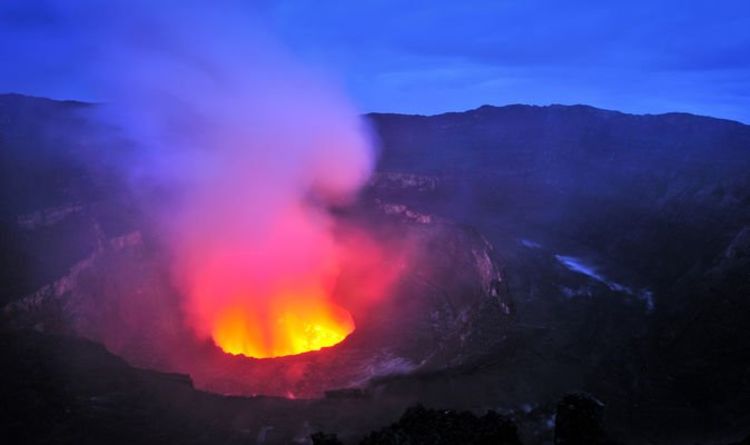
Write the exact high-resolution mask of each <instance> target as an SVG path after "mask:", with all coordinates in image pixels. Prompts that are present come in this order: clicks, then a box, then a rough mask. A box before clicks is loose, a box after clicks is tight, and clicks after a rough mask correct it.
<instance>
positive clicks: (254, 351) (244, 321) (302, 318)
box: [212, 292, 354, 358]
mask: <svg viewBox="0 0 750 445" xmlns="http://www.w3.org/2000/svg"><path fill="white" fill-rule="evenodd" d="M268 301H269V302H270V303H271V304H270V305H269V306H268V307H267V308H265V310H258V308H247V307H245V306H243V305H238V306H230V307H228V308H227V309H226V310H225V311H224V312H223V313H222V314H221V315H220V316H219V318H218V320H217V321H216V324H215V326H214V329H213V332H212V338H213V340H214V342H215V343H216V345H217V346H219V347H220V348H221V349H222V350H223V351H224V352H226V353H229V354H234V355H239V354H241V355H245V356H248V357H253V358H267V357H281V356H285V355H294V354H300V353H303V352H308V351H317V350H320V349H321V348H325V347H328V346H333V345H335V344H338V343H340V342H341V341H342V340H344V339H345V338H346V337H347V336H348V335H349V334H351V333H352V331H354V321H353V320H352V317H351V315H350V314H349V312H348V311H346V310H345V309H343V308H341V307H339V306H337V305H335V304H333V303H331V302H330V301H328V300H327V298H326V297H325V295H323V294H321V293H319V292H313V293H308V294H307V295H304V296H281V297H275V298H271V299H269V300H268Z"/></svg>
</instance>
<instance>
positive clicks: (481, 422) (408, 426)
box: [361, 405, 521, 445]
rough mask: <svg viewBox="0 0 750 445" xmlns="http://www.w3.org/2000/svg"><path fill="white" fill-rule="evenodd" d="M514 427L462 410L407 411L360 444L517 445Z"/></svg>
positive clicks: (502, 420)
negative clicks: (396, 420) (397, 419)
mask: <svg viewBox="0 0 750 445" xmlns="http://www.w3.org/2000/svg"><path fill="white" fill-rule="evenodd" d="M520 443H521V442H520V441H519V440H518V433H517V431H516V426H515V424H513V422H511V421H510V420H508V419H507V418H505V417H503V416H501V415H499V414H497V413H495V412H494V411H489V412H487V414H485V415H484V416H482V417H477V416H475V415H474V414H472V413H470V412H468V411H463V412H457V411H444V410H435V409H427V408H425V407H423V406H421V405H417V406H415V407H412V408H409V409H408V410H407V411H406V413H404V415H403V416H402V417H401V419H400V420H399V421H398V422H396V423H394V424H393V425H391V426H389V427H388V428H384V429H382V430H380V431H377V432H373V433H371V434H370V435H369V436H368V437H366V438H365V439H364V440H363V441H362V442H361V444H362V445H386V444H404V445H407V444H409V445H421V444H424V445H427V444H430V445H448V444H487V445H489V444H494V445H520Z"/></svg>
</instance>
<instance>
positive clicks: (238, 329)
mask: <svg viewBox="0 0 750 445" xmlns="http://www.w3.org/2000/svg"><path fill="white" fill-rule="evenodd" d="M280 215H281V217H280V218H279V220H278V221H274V223H273V224H270V225H269V226H267V228H268V229H269V230H268V231H267V232H266V236H265V237H264V238H263V239H257V238H256V239H255V240H254V241H255V243H253V244H252V245H250V244H247V243H243V242H244V241H246V239H245V237H243V236H239V237H237V238H236V239H235V238H234V237H233V236H232V233H231V232H228V233H223V234H220V235H217V236H216V237H212V238H211V239H209V240H206V242H205V243H196V245H195V246H193V249H195V250H194V252H195V256H194V258H193V261H191V262H190V263H187V264H188V265H189V269H188V270H189V271H190V273H189V276H188V286H189V289H188V294H189V298H188V305H187V310H188V312H189V313H190V315H191V316H192V318H193V321H194V324H195V327H196V329H197V330H198V332H199V333H201V334H203V335H206V336H208V337H210V338H211V339H212V340H213V341H214V343H215V344H216V345H217V346H219V347H220V348H221V349H222V350H223V351H224V352H227V353H229V354H235V355H237V354H241V355H245V356H248V357H254V358H266V357H280V356H286V355H293V354H300V353H303V352H307V351H315V350H319V349H321V348H324V347H328V346H333V345H335V344H337V343H339V342H341V341H342V340H344V339H345V338H346V337H347V336H348V335H349V334H350V333H351V332H353V331H354V328H355V325H354V320H353V319H352V316H351V314H350V313H349V312H348V311H347V310H346V309H344V308H342V307H341V306H339V305H338V304H336V303H335V302H334V301H333V291H334V286H335V285H336V281H337V278H338V276H339V275H340V273H339V272H340V270H341V265H342V263H343V257H344V256H345V252H346V250H345V249H342V248H340V247H339V246H338V245H337V243H335V242H334V239H333V236H332V235H331V233H330V230H327V226H328V225H329V222H328V221H327V220H326V218H325V217H324V215H322V214H320V212H317V211H315V210H314V209H309V208H305V207H301V206H295V207H293V208H291V209H288V210H287V211H285V212H281V213H280Z"/></svg>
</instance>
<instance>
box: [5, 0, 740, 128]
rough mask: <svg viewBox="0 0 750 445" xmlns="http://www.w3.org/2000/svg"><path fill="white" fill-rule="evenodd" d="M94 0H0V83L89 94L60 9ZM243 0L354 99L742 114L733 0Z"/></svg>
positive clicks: (453, 107) (102, 15)
mask: <svg viewBox="0 0 750 445" xmlns="http://www.w3.org/2000/svg"><path fill="white" fill-rule="evenodd" d="M97 3H98V4H99V5H102V4H103V3H105V2H91V1H88V2H87V1H62V0H60V1H36V0H32V1H24V0H3V2H2V4H1V5H0V60H1V61H2V62H1V63H2V69H0V91H1V92H19V93H25V94H33V95H39V96H48V97H54V98H66V99H82V100H97V98H96V97H94V96H95V94H92V92H91V91H90V90H89V88H88V85H87V82H88V80H87V79H86V77H85V75H82V74H81V72H80V70H79V67H80V66H82V65H84V64H86V63H91V58H90V54H88V53H87V44H88V42H86V41H85V38H83V39H82V38H80V37H79V38H74V37H72V36H73V35H75V34H76V31H77V30H76V29H75V27H76V26H78V25H77V24H75V25H73V24H71V22H68V21H66V20H64V19H60V16H61V15H62V16H63V17H69V12H70V10H79V12H80V10H85V9H87V8H89V7H90V5H94V4H97ZM165 4H166V2H165ZM172 4H174V5H178V4H179V2H173V3H172ZM217 4H218V3H217ZM240 4H242V3H240ZM71 5H74V6H71ZM247 5H252V6H247ZM175 7H177V6H175ZM243 8H244V10H246V11H247V13H248V26H256V25H255V24H257V23H260V24H262V26H264V27H266V28H267V31H269V32H270V33H271V34H273V35H275V36H276V37H277V38H278V40H279V41H280V42H281V43H282V45H284V46H286V47H287V48H289V49H290V50H291V51H292V52H293V53H294V54H295V55H296V56H297V57H299V58H300V59H301V60H303V61H304V62H305V63H307V64H308V65H309V66H311V67H312V68H313V69H315V70H318V71H320V72H323V73H324V74H325V75H326V76H328V77H330V78H332V79H334V80H335V81H338V82H340V83H341V84H342V85H343V87H344V89H345V91H346V92H348V93H349V95H350V96H351V98H352V100H353V102H354V103H355V104H356V105H357V106H358V107H359V109H360V110H361V111H363V112H368V111H384V112H385V111H387V112H403V113H419V114H435V113H440V112H445V111H459V110H465V109H469V108H474V107H477V106H480V105H482V104H493V105H504V104H511V103H526V104H539V105H544V104H551V103H562V104H578V103H582V104H589V105H593V106H597V107H602V108H609V109H616V110H621V111H626V112H634V113H662V112H669V111H684V112H690V113H695V114H704V115H711V116H717V117H724V118H729V119H735V120H740V121H743V122H746V123H750V1H747V0H712V1H706V0H698V1H671V0H670V1H654V0H631V1H627V2H624V1H620V2H609V1H579V0H572V1H541V0H536V1H466V2H460V1H453V0H451V1H446V0H432V1H408V2H407V1H395V0H383V1H346V2H344V1H321V0H284V1H266V0H264V1H256V2H245V6H243ZM94 9H96V10H99V12H96V13H88V12H87V14H88V15H87V16H86V17H87V19H86V21H87V23H85V24H83V25H81V26H83V27H85V26H92V24H91V22H92V21H93V22H98V25H100V26H106V23H107V20H109V19H110V17H108V15H107V13H106V8H101V7H100V8H94ZM162 10H164V8H162ZM240 19H242V18H240ZM68 33H70V35H71V38H70V39H67V38H66V35H68Z"/></svg>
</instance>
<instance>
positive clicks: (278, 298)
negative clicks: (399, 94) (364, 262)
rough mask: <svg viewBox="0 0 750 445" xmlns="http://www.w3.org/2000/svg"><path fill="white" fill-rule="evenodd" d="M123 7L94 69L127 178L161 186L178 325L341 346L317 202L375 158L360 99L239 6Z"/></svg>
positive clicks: (341, 325) (276, 343) (241, 347)
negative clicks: (131, 150) (123, 152)
mask: <svg viewBox="0 0 750 445" xmlns="http://www.w3.org/2000/svg"><path fill="white" fill-rule="evenodd" d="M127 6H128V9H127V10H125V9H122V10H121V11H120V12H122V14H121V15H119V18H118V20H117V22H116V23H113V24H111V25H112V26H107V27H106V28H107V30H106V36H107V38H106V41H105V43H106V45H108V46H107V48H105V49H103V51H102V52H100V53H98V55H97V57H98V58H97V71H96V73H95V76H94V77H95V78H96V79H97V80H98V83H97V85H98V86H99V87H100V91H99V94H100V96H101V97H102V98H104V99H105V101H106V102H107V103H108V104H109V105H110V106H109V107H107V111H106V117H107V119H108V120H109V121H110V122H113V123H114V124H115V125H116V126H117V127H119V128H121V129H122V130H123V131H124V133H125V136H126V137H127V138H128V139H130V140H132V141H134V142H135V145H136V146H137V150H136V152H137V155H135V156H131V157H130V158H128V160H127V162H126V163H125V164H126V169H127V170H128V176H129V177H130V179H131V182H132V183H133V184H134V185H135V186H136V187H139V188H141V189H144V188H145V186H148V188H149V190H150V191H153V190H159V192H160V193H161V194H160V195H159V196H160V197H162V199H159V200H156V201H155V200H154V199H151V201H150V202H149V204H148V206H146V212H147V214H149V215H151V216H152V217H153V219H154V221H156V223H157V225H158V227H160V231H159V232H158V233H160V234H161V241H162V242H163V243H164V245H165V246H166V247H167V249H168V251H169V253H170V255H169V258H170V262H171V267H170V270H171V274H172V277H173V279H174V282H175V284H176V287H177V288H178V289H179V291H180V294H181V295H182V297H183V302H182V303H183V304H182V308H181V310H182V312H183V313H184V316H185V321H186V322H187V324H188V325H189V326H190V327H191V328H192V331H193V332H194V333H195V334H196V335H197V336H198V337H199V338H201V339H210V340H212V341H213V342H214V343H215V344H216V345H217V346H219V347H221V348H222V349H223V350H224V351H225V352H228V353H232V354H243V355H247V356H251V357H271V356H282V355H289V354H297V353H300V352H304V351H308V350H315V349H320V348H321V347H325V346H330V345H333V344H336V343H338V342H340V341H341V340H343V339H344V338H345V337H346V336H347V335H348V334H349V333H351V332H352V331H353V330H354V327H355V326H354V321H353V319H352V317H351V315H350V314H349V312H348V311H347V310H346V309H345V308H342V307H341V306H339V305H338V304H337V303H336V301H334V287H335V286H336V279H337V277H338V275H339V273H340V271H341V268H342V265H343V264H344V263H345V262H346V261H347V259H346V249H343V248H342V246H340V245H339V243H338V242H337V239H336V238H335V237H334V234H333V221H332V219H331V217H330V216H329V213H328V211H327V207H329V206H330V205H332V204H341V203H343V202H346V201H347V200H349V199H351V198H352V197H353V196H354V195H355V194H356V192H357V191H358V189H359V188H360V186H361V185H362V184H363V183H364V181H365V180H366V179H367V178H368V175H369V174H370V171H371V169H372V165H373V149H372V146H371V143H370V138H369V134H368V132H367V131H366V128H365V127H364V126H363V122H362V121H361V119H360V117H359V116H358V114H357V112H356V110H355V109H354V108H353V107H352V105H351V104H349V103H348V101H347V100H346V99H345V98H344V97H343V95H342V94H341V93H340V92H339V91H338V90H337V89H336V88H334V87H333V86H332V85H331V84H329V83H327V82H325V81H323V80H322V79H321V78H319V77H318V76H316V75H315V74H314V73H312V72H311V71H309V70H307V69H306V68H305V67H303V66H301V65H300V64H298V63H296V62H295V61H293V60H292V59H291V58H290V57H289V56H288V55H287V54H286V53H285V52H284V51H283V50H282V49H281V48H279V47H278V46H277V45H276V44H275V43H273V42H272V41H271V39H269V37H268V36H267V35H266V34H264V33H262V32H261V31H259V30H258V29H256V25H257V24H256V23H254V22H253V21H252V20H250V19H249V18H246V19H239V18H238V19H234V18H230V17H242V15H236V14H237V11H232V12H231V14H230V13H229V12H226V11H225V12H226V13H221V14H219V13H217V12H216V11H215V10H207V9H195V8H192V9H190V10H188V11H187V12H184V11H183V12H181V13H180V14H179V15H178V16H175V13H174V12H170V15H169V16H166V15H165V14H161V12H164V11H158V10H154V9H153V8H140V9H138V8H135V9H133V6H132V5H131V4H130V3H128V5H127ZM134 10H135V11H136V12H133V11H134ZM233 14H234V15H233ZM114 15H115V16H117V13H115V14H114ZM243 20H246V21H245V22H243ZM175 24H178V26H175ZM97 38H101V35H97ZM151 196H153V194H152V195H151Z"/></svg>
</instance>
